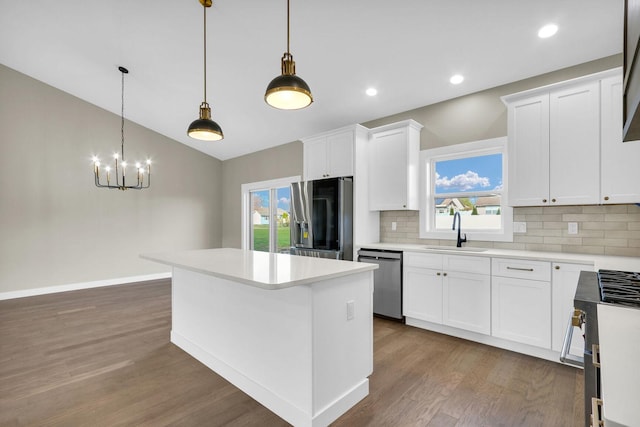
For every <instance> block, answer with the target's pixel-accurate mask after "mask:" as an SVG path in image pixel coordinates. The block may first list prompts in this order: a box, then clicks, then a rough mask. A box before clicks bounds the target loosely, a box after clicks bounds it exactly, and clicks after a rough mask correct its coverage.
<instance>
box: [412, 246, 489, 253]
mask: <svg viewBox="0 0 640 427" xmlns="http://www.w3.org/2000/svg"><path fill="white" fill-rule="evenodd" d="M424 248H425V249H429V250H433V251H451V252H486V251H487V250H488V249H487V248H474V247H462V248H458V247H455V246H438V245H432V246H425V247H424Z"/></svg>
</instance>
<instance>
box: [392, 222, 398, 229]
mask: <svg viewBox="0 0 640 427" xmlns="http://www.w3.org/2000/svg"><path fill="white" fill-rule="evenodd" d="M396 228H398V223H397V222H395V221H391V231H396Z"/></svg>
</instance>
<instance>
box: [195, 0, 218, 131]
mask: <svg viewBox="0 0 640 427" xmlns="http://www.w3.org/2000/svg"><path fill="white" fill-rule="evenodd" d="M199 1H200V4H202V6H203V7H202V8H203V9H204V101H203V102H202V104H200V118H199V119H197V120H194V121H193V122H192V123H191V124H190V125H189V129H188V130H187V135H189V136H190V137H191V138H194V139H200V140H203V141H220V140H221V139H223V138H224V135H223V134H222V128H221V127H220V126H219V125H218V124H217V123H216V122H214V121H213V120H211V107H209V104H208V103H207V8H208V7H211V4H212V0H199Z"/></svg>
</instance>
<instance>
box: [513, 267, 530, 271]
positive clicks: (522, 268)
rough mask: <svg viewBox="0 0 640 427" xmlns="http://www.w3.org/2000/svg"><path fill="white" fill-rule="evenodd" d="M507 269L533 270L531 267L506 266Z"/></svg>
mask: <svg viewBox="0 0 640 427" xmlns="http://www.w3.org/2000/svg"><path fill="white" fill-rule="evenodd" d="M507 270H518V271H533V268H521V267H507Z"/></svg>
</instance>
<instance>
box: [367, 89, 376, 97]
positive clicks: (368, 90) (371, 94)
mask: <svg viewBox="0 0 640 427" xmlns="http://www.w3.org/2000/svg"><path fill="white" fill-rule="evenodd" d="M365 93H366V94H367V95H369V96H376V95H377V94H378V89H376V88H375V87H370V88H369V89H367V91H366V92H365Z"/></svg>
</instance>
